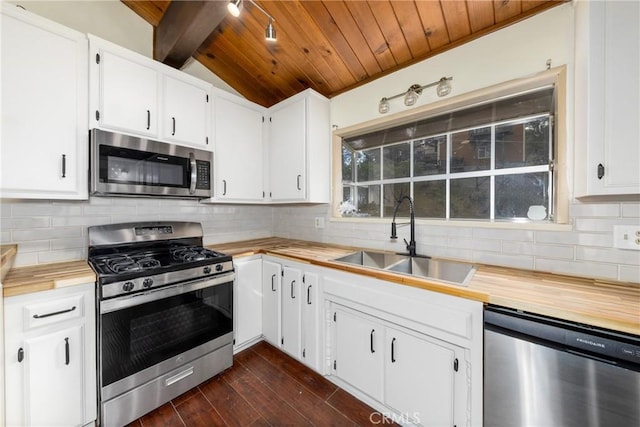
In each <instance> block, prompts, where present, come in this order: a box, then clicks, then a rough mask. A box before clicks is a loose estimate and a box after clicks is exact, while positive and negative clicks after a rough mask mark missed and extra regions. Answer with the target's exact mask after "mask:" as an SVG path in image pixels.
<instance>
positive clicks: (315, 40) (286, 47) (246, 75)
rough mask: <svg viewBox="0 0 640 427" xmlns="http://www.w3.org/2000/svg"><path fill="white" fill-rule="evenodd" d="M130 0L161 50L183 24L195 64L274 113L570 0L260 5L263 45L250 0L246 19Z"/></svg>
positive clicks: (204, 8) (331, 0)
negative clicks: (299, 96) (268, 30)
mask: <svg viewBox="0 0 640 427" xmlns="http://www.w3.org/2000/svg"><path fill="white" fill-rule="evenodd" d="M122 1H123V3H125V4H126V5H127V6H128V7H129V8H131V9H132V10H133V11H134V12H135V13H137V14H138V15H140V16H141V17H142V18H144V19H145V20H146V21H147V22H149V23H150V24H151V25H153V27H154V29H155V34H154V37H155V40H156V43H155V46H156V52H155V53H158V50H159V49H158V41H159V40H160V38H161V37H164V36H166V34H167V32H168V34H169V35H170V36H172V35H174V33H175V32H176V27H178V26H180V27H181V30H183V31H184V32H185V37H184V38H183V39H186V40H187V41H190V42H191V43H193V42H194V41H196V40H197V41H196V42H195V43H196V44H195V45H194V49H195V51H194V52H193V53H192V56H193V57H194V58H195V59H196V60H198V61H199V62H201V63H202V64H203V65H204V66H206V67H207V68H208V69H210V70H211V71H212V72H213V73H215V74H216V75H217V76H218V77H220V78H221V79H222V80H224V81H225V82H226V83H227V84H229V85H230V86H231V87H233V88H234V89H235V90H237V91H238V92H239V93H240V94H242V95H243V96H244V97H246V98H247V99H249V100H251V101H253V102H256V103H258V104H261V105H263V106H266V107H269V106H271V105H273V104H275V103H277V102H278V101H281V100H283V99H285V98H288V97H290V96H292V95H295V94H296V93H298V92H300V91H302V90H304V89H307V88H313V89H314V90H316V91H317V92H319V93H322V94H323V95H325V96H327V97H329V98H330V97H332V96H334V95H337V94H339V93H342V92H344V91H347V90H349V89H352V88H354V87H357V86H359V85H362V84H364V83H367V82H369V81H371V80H374V79H376V78H378V77H381V76H384V75H386V74H389V73H391V72H394V71H397V70H399V69H401V68H403V67H406V66H408V65H411V64H414V63H416V62H419V61H422V60H424V59H426V58H429V57H431V56H434V55H437V54H439V53H442V52H444V51H446V50H448V49H451V48H454V47H456V46H459V45H461V44H463V43H467V42H469V41H471V40H473V39H475V38H478V37H481V36H483V35H486V34H488V33H490V32H493V31H496V30H498V29H500V28H502V27H505V26H507V25H510V24H513V23H515V22H517V21H520V20H522V19H525V18H527V17H530V16H533V15H535V14H537V13H540V12H542V11H544V10H546V9H549V8H551V7H554V6H556V5H559V4H562V3H563V2H564V1H566V0H417V1H409V0H369V1H365V0H355V1H343V0H325V1H306V0H303V1H301V0H279V1H277V0H276V1H271V0H256V1H255V3H256V4H257V5H258V6H260V8H262V9H264V11H266V12H267V13H268V14H269V15H271V16H272V17H273V18H274V27H275V28H276V31H277V41H275V42H273V41H271V42H270V41H266V40H265V27H266V25H267V23H268V18H267V16H266V15H265V14H264V13H263V12H262V11H260V9H259V8H258V7H256V6H255V5H254V4H252V3H251V2H250V1H248V0H244V1H243V2H242V3H243V6H242V9H241V14H240V16H239V17H238V18H235V17H233V16H232V15H231V14H229V13H227V11H226V4H227V3H228V0H220V1H221V2H222V3H223V4H220V3H217V4H215V3H212V2H210V1H209V2H207V1H204V2H202V1H200V2H197V1H193V2H182V1H180V2H179V3H183V5H179V4H176V5H174V7H172V8H170V4H171V1H170V0H157V1H139V0H135V1H132V0H122ZM184 3H189V4H184ZM177 6H181V10H178V11H177V12H176V9H177ZM187 8H190V13H191V14H192V15H189V14H188V13H187V12H184V9H187ZM172 9H173V12H174V13H173V15H174V16H173V17H172V19H171V20H169V19H168V18H169V16H167V17H165V14H166V13H167V11H168V10H170V11H171V10H172ZM167 15H168V13H167ZM163 17H165V19H164V22H163ZM207 25H209V26H210V27H209V28H207ZM543 30H544V29H541V31H543ZM160 31H163V32H162V33H160ZM198 32H199V33H200V34H201V35H198V34H197V33H198ZM202 34H204V35H202ZM198 37H199V38H198ZM200 40H203V42H202V43H201V44H200ZM188 52H191V51H188ZM188 54H189V53H187V55H188ZM167 63H169V64H171V62H170V61H167ZM171 65H173V66H180V65H179V64H171Z"/></svg>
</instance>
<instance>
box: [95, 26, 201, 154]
mask: <svg viewBox="0 0 640 427" xmlns="http://www.w3.org/2000/svg"><path fill="white" fill-rule="evenodd" d="M89 44H90V54H89V55H90V62H89V64H90V67H89V78H90V89H89V116H90V127H92V128H93V127H98V128H102V129H107V130H112V131H116V132H123V133H128V134H133V135H138V136H142V137H148V138H152V139H158V140H164V141H169V142H174V143H177V144H180V145H189V146H195V147H200V148H207V147H210V146H211V145H212V144H209V120H210V115H211V114H210V106H209V91H210V89H211V85H209V84H208V83H206V82H204V81H201V80H199V79H197V78H195V77H193V76H190V75H188V74H185V73H182V72H180V71H178V70H174V69H173V68H170V67H168V66H166V65H164V64H161V63H160V62H157V61H154V60H152V59H151V58H147V57H145V56H143V55H140V54H138V53H136V52H132V51H130V50H127V49H125V48H123V47H120V46H118V45H116V44H113V43H111V42H108V41H106V40H103V39H101V38H99V37H96V36H93V35H89Z"/></svg>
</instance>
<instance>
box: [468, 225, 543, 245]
mask: <svg viewBox="0 0 640 427" xmlns="http://www.w3.org/2000/svg"><path fill="white" fill-rule="evenodd" d="M533 235H534V232H533V231H532V230H507V229H499V228H475V229H474V230H473V238H474V239H498V240H516V241H519V242H531V241H533Z"/></svg>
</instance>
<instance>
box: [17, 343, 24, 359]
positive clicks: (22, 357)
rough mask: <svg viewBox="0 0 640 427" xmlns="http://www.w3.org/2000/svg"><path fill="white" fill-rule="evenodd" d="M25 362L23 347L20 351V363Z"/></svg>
mask: <svg viewBox="0 0 640 427" xmlns="http://www.w3.org/2000/svg"><path fill="white" fill-rule="evenodd" d="M23 360H24V350H23V349H22V347H20V348H19V349H18V363H21V362H22V361H23Z"/></svg>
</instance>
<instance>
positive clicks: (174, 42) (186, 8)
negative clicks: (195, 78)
mask: <svg viewBox="0 0 640 427" xmlns="http://www.w3.org/2000/svg"><path fill="white" fill-rule="evenodd" d="M227 13H228V12H227V2H226V1H172V2H171V4H169V7H168V8H167V10H166V12H165V13H164V16H163V17H162V19H161V20H160V23H159V24H158V26H157V27H156V28H155V32H154V41H153V59H155V60H156V61H160V62H163V63H165V64H167V65H169V66H171V67H174V68H181V67H182V66H183V65H184V64H185V62H187V60H188V59H189V58H190V57H191V55H193V54H194V53H195V52H196V50H197V49H198V47H200V45H201V44H202V43H203V42H204V41H205V40H206V39H207V37H209V34H211V33H212V32H213V30H215V29H216V27H217V26H218V25H219V24H220V22H222V19H223V18H224V17H225V16H226V15H227Z"/></svg>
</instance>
